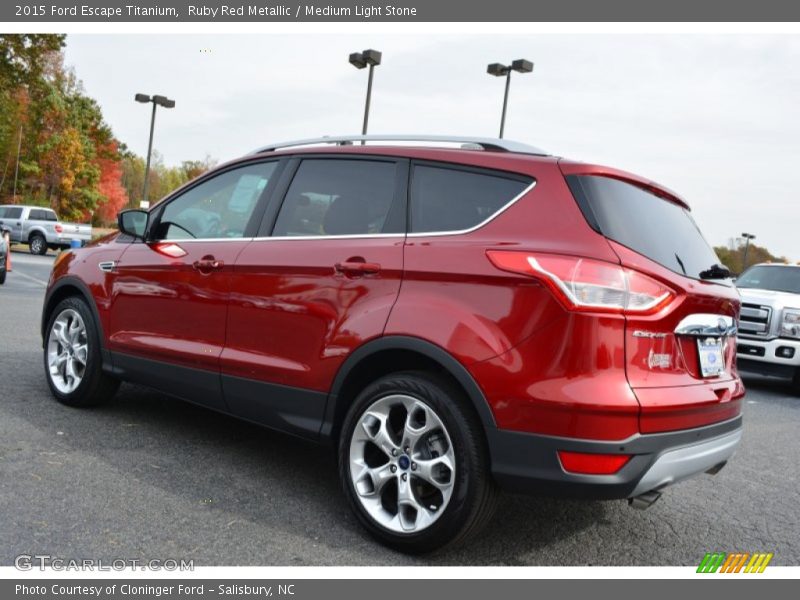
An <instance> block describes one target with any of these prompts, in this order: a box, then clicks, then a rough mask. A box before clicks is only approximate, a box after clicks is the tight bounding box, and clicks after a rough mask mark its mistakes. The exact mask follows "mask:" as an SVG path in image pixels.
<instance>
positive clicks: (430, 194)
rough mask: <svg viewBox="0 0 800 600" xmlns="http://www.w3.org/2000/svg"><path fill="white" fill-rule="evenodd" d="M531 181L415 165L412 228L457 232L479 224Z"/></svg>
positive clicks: (412, 194) (421, 231) (425, 230)
mask: <svg viewBox="0 0 800 600" xmlns="http://www.w3.org/2000/svg"><path fill="white" fill-rule="evenodd" d="M532 181H533V180H532V179H527V180H522V179H511V178H509V177H506V176H503V175H500V174H497V175H490V174H483V173H474V172H470V171H462V170H458V169H448V168H440V167H430V166H423V165H417V166H415V167H414V172H413V174H412V178H411V231H412V232H415V233H423V232H434V231H460V230H462V229H469V228H471V227H474V226H476V225H479V224H480V223H482V222H484V221H486V220H487V219H489V218H490V217H491V216H492V215H494V214H495V213H496V212H497V211H499V210H500V209H501V208H503V207H504V206H505V205H506V204H508V203H509V202H510V201H511V200H513V199H514V198H515V197H516V196H518V195H519V194H520V193H522V191H523V190H524V189H525V188H526V187H528V186H529V185H530V184H531V183H532Z"/></svg>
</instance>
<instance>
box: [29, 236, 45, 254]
mask: <svg viewBox="0 0 800 600" xmlns="http://www.w3.org/2000/svg"><path fill="white" fill-rule="evenodd" d="M28 247H29V248H30V250H31V254H39V255H42V254H47V240H45V239H44V237H43V236H41V235H39V234H34V235H32V236H31V239H30V240H29V241H28Z"/></svg>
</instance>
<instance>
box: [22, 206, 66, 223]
mask: <svg viewBox="0 0 800 600" xmlns="http://www.w3.org/2000/svg"><path fill="white" fill-rule="evenodd" d="M21 210H22V209H20V211H21ZM28 218H29V219H30V220H32V221H58V217H56V213H54V212H53V211H52V210H47V209H45V208H32V209H31V211H30V213H29V216H28Z"/></svg>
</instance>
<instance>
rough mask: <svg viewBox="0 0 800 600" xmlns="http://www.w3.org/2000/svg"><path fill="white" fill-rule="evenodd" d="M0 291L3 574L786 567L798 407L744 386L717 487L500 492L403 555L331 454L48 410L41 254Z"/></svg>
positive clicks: (194, 426)
mask: <svg viewBox="0 0 800 600" xmlns="http://www.w3.org/2000/svg"><path fill="white" fill-rule="evenodd" d="M12 260H13V267H14V271H13V272H12V273H9V276H8V279H7V281H6V284H5V285H3V286H0V565H9V564H12V563H13V560H14V557H15V556H17V555H19V554H49V555H51V556H57V557H60V558H64V559H82V558H95V559H103V560H106V561H109V560H112V559H119V558H125V559H140V560H141V559H161V560H164V559H168V558H172V559H193V560H194V561H195V564H196V565H696V564H698V563H699V561H700V560H701V558H702V557H703V555H704V554H705V553H706V552H709V551H726V552H734V551H741V552H755V551H761V552H773V553H774V554H775V556H774V558H773V561H772V564H775V565H798V564H800V518H798V517H799V516H800V509H799V508H798V499H800V483H799V482H800V477H798V475H800V467H798V458H799V457H800V436H799V435H798V427H799V426H800V397H798V396H796V395H793V394H792V392H791V391H790V390H789V388H788V386H787V385H785V384H784V383H782V382H778V381H774V380H767V379H760V378H759V379H747V380H746V383H747V386H748V390H749V391H748V396H747V402H746V405H745V432H744V440H743V443H742V445H741V448H740V450H739V451H738V453H737V455H736V456H735V457H734V459H733V460H732V461H731V462H730V463H729V465H728V466H727V467H726V468H725V469H723V470H722V471H721V472H720V473H719V474H718V475H716V476H714V477H711V476H707V475H703V476H700V477H698V478H695V479H693V480H690V481H687V482H684V483H681V484H679V485H676V486H674V487H672V488H671V489H669V490H668V491H667V493H665V494H664V496H663V497H662V498H661V499H660V500H659V501H658V502H657V503H656V504H655V505H653V506H652V507H651V508H650V509H648V510H647V511H637V510H634V509H632V508H630V507H628V506H627V505H626V504H625V503H624V502H621V501H614V502H587V501H567V500H553V499H547V498H535V497H526V496H512V495H504V496H503V497H502V499H501V502H500V507H499V510H498V512H497V514H496V516H495V518H494V520H493V521H492V522H491V523H490V525H489V527H488V528H487V529H486V531H485V533H484V534H483V535H482V536H481V537H480V538H479V539H478V540H476V541H475V542H473V543H472V544H470V545H469V546H465V547H462V548H459V549H457V550H453V551H451V552H448V553H446V554H442V555H437V556H428V557H416V558H414V557H408V556H404V555H402V554H398V553H395V552H393V551H390V550H387V549H386V548H384V547H382V546H380V545H378V544H376V543H375V542H373V541H372V540H371V539H370V538H368V537H367V536H366V535H365V534H364V533H363V531H362V530H361V529H360V528H359V526H358V524H357V523H356V521H355V519H354V517H353V516H351V514H350V512H349V509H348V507H347V505H346V504H345V501H344V498H343V496H342V494H341V492H340V489H339V485H338V481H337V477H336V474H335V468H334V461H333V457H332V455H331V453H330V451H329V450H328V449H326V448H323V447H317V446H314V445H312V444H308V443H305V442H301V441H298V440H296V439H293V438H290V437H286V436H283V435H280V434H276V433H271V432H269V431H266V430H263V429H260V428H258V427H255V426H253V425H249V424H247V423H243V422H240V421H237V420H235V419H233V418H227V417H224V416H220V415H219V414H216V413H213V412H210V411H207V410H204V409H202V408H198V407H195V406H193V405H190V404H186V403H183V402H180V401H178V400H174V399H172V398H169V397H166V396H164V395H162V394H159V393H157V392H155V391H152V390H149V389H146V388H143V387H138V386H133V385H127V384H123V386H122V387H121V388H120V391H119V393H118V396H117V398H116V399H115V401H114V402H112V403H111V404H109V405H107V406H104V407H101V408H97V409H90V410H77V409H70V408H67V407H65V406H62V405H60V404H58V403H57V402H56V401H55V400H53V398H52V397H51V395H50V393H49V390H48V388H47V384H46V382H45V376H44V371H43V367H42V356H41V341H40V335H39V318H40V311H41V305H42V299H43V294H44V290H45V285H46V282H47V278H48V276H49V271H50V267H51V264H52V261H53V257H52V256H47V257H35V256H31V255H29V254H26V253H24V252H19V251H15V252H14V253H13V255H12Z"/></svg>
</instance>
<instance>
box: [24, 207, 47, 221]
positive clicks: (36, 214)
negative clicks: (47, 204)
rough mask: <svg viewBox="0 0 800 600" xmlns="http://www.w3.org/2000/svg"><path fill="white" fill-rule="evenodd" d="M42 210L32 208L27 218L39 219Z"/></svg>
mask: <svg viewBox="0 0 800 600" xmlns="http://www.w3.org/2000/svg"><path fill="white" fill-rule="evenodd" d="M43 212H44V211H41V210H39V209H38V208H32V209H31V210H30V212H29V213H28V219H30V220H31V221H41V220H42V213H43Z"/></svg>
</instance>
